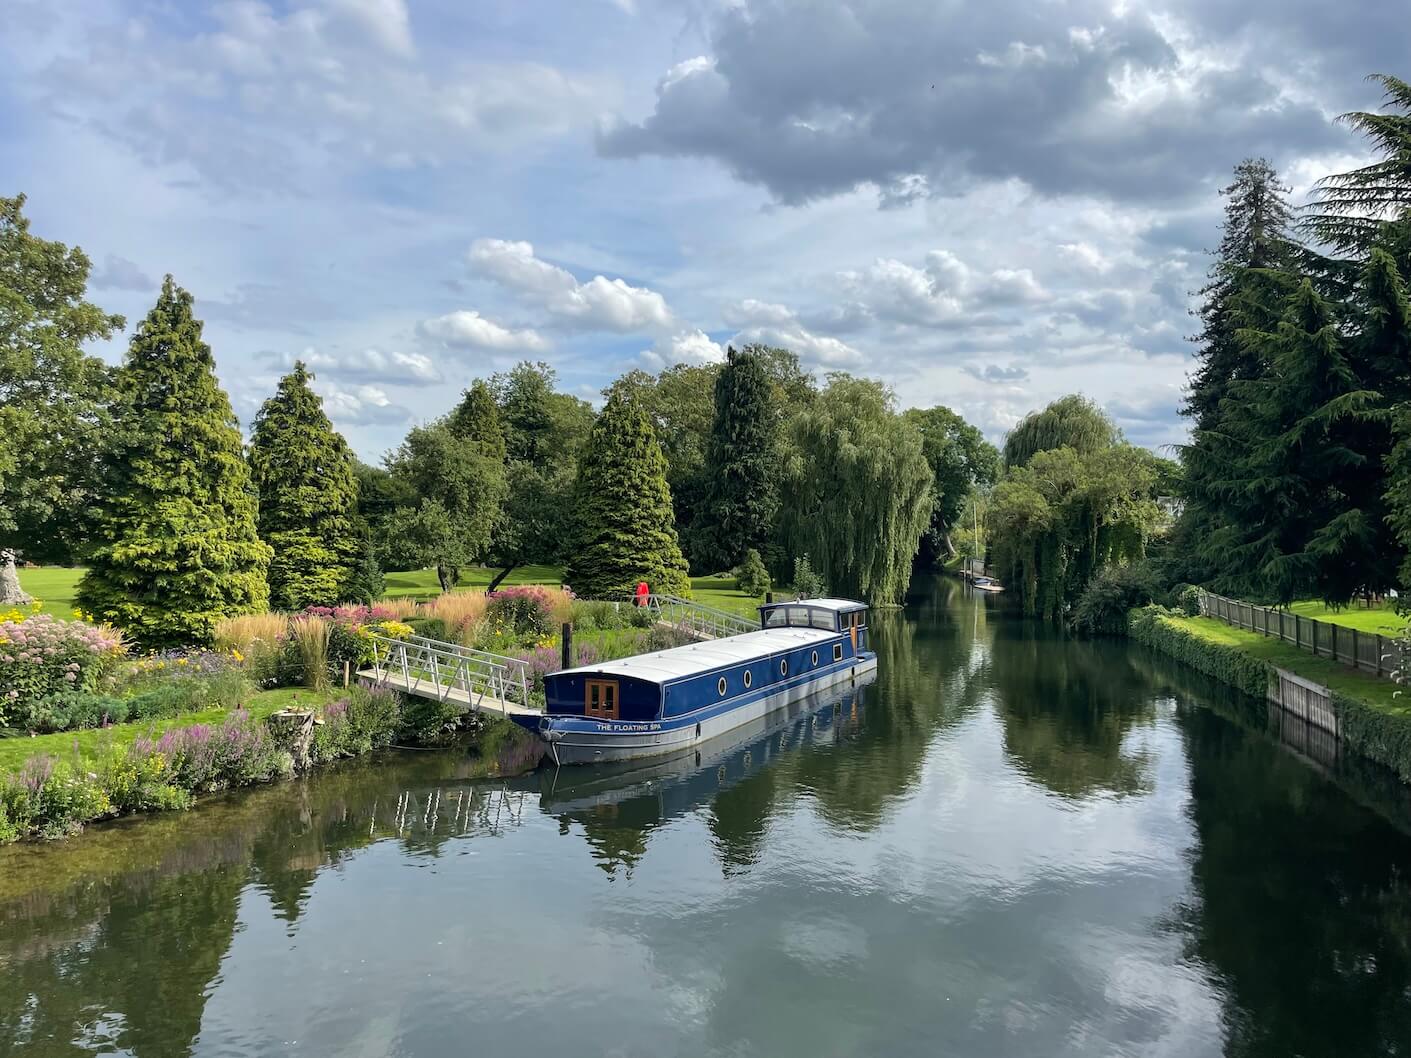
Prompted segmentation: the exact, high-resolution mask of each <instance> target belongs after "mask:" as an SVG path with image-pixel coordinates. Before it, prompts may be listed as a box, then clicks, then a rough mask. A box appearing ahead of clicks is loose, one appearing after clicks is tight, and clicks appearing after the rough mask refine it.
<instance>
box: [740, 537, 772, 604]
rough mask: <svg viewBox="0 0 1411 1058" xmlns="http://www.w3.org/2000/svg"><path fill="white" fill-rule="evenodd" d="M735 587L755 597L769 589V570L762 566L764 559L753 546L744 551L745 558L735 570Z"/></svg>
mask: <svg viewBox="0 0 1411 1058" xmlns="http://www.w3.org/2000/svg"><path fill="white" fill-rule="evenodd" d="M735 587H736V588H738V589H739V590H740V591H742V592H744V593H745V594H746V595H753V596H754V597H755V598H759V597H760V596H762V595H763V594H764V593H765V592H767V591H768V590H769V570H767V569H765V568H764V559H762V558H760V556H759V552H758V551H756V550H755V549H754V548H750V549H749V550H748V551H747V552H745V560H744V561H743V562H741V563H740V567H739V568H738V569H737V570H735Z"/></svg>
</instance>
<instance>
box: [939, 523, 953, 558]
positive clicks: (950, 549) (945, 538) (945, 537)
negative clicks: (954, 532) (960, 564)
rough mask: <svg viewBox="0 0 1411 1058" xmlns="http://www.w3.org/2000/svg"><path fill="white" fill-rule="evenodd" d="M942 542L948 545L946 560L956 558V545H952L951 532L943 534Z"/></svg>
mask: <svg viewBox="0 0 1411 1058" xmlns="http://www.w3.org/2000/svg"><path fill="white" fill-rule="evenodd" d="M941 541H942V542H943V543H944V544H945V545H946V558H955V545H954V544H953V543H951V540H950V531H949V530H947V531H946V532H944V533H942V534H941Z"/></svg>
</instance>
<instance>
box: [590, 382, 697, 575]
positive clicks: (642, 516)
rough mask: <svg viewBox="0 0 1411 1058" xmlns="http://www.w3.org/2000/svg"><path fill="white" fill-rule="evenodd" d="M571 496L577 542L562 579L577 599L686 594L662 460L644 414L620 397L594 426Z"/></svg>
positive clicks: (609, 402)
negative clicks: (641, 585)
mask: <svg viewBox="0 0 1411 1058" xmlns="http://www.w3.org/2000/svg"><path fill="white" fill-rule="evenodd" d="M577 493H578V511H579V514H580V517H581V530H580V531H581V536H580V541H579V547H578V550H577V553H576V554H575V555H574V556H573V558H572V560H571V561H570V563H569V567H568V571H567V574H566V576H567V580H568V582H569V584H570V585H571V586H572V588H573V590H574V591H575V592H576V593H577V594H578V595H580V596H582V597H586V598H613V597H621V596H624V595H628V594H630V593H631V592H632V591H633V590H634V589H635V588H636V586H637V584H638V582H639V581H646V582H647V584H648V585H649V586H650V587H651V589H652V591H653V592H657V593H660V594H665V595H682V596H685V595H689V594H690V591H691V582H690V579H689V577H688V576H687V570H686V560H685V558H684V557H683V556H682V554H681V546H680V543H679V541H678V540H677V538H676V529H675V519H674V515H673V512H672V507H671V489H670V487H669V486H668V485H667V483H666V457H665V456H664V455H662V451H661V446H660V445H659V444H657V440H656V434H655V432H654V431H653V430H652V426H651V423H650V422H649V421H648V419H647V415H646V412H644V411H643V410H642V408H641V407H640V406H639V405H638V404H637V403H636V402H634V401H633V400H631V398H630V397H628V396H627V395H626V394H624V393H622V392H615V393H613V394H612V395H611V396H609V397H608V400H607V403H606V404H605V405H603V410H602V414H600V415H599V416H598V421H597V422H596V423H594V424H593V430H592V433H590V434H589V436H588V445H587V447H586V449H585V450H584V452H583V456H582V459H581V461H580V462H579V466H578V482H577Z"/></svg>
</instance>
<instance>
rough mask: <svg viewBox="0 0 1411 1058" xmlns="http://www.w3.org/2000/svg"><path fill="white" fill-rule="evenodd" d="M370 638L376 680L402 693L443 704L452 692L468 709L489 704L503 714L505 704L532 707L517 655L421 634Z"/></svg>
mask: <svg viewBox="0 0 1411 1058" xmlns="http://www.w3.org/2000/svg"><path fill="white" fill-rule="evenodd" d="M371 638H372V669H373V673H374V674H375V676H376V679H377V682H379V683H396V685H397V686H398V687H399V688H400V689H401V690H405V691H407V692H408V693H411V694H418V695H421V696H422V697H434V698H436V699H437V700H439V701H443V702H444V701H446V700H447V699H448V698H450V697H452V695H453V692H457V691H458V692H460V693H461V694H463V695H465V697H466V699H467V701H468V702H469V704H470V705H471V707H472V708H475V709H482V708H489V709H491V710H497V711H499V712H501V713H504V714H505V715H508V714H509V712H510V707H511V706H518V707H519V708H520V709H531V708H533V707H532V706H531V705H530V704H529V685H530V682H531V681H530V679H529V666H528V664H527V663H526V662H524V661H523V660H521V659H520V658H507V657H505V656H503V655H501V654H492V653H490V652H489V651H488V650H474V649H472V648H470V647H462V646H457V645H456V644H455V643H442V642H440V641H439V640H436V639H426V638H424V637H423V636H407V637H406V638H405V639H392V638H391V637H389V636H380V635H376V634H374V635H373V636H372V637H371ZM487 698H488V699H490V702H489V703H487V702H486V699H487Z"/></svg>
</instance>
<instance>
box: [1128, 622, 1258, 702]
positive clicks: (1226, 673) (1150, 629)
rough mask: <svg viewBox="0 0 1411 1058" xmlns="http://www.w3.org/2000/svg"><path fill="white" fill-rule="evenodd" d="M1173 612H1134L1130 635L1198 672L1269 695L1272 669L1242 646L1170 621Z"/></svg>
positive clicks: (1235, 685)
mask: <svg viewBox="0 0 1411 1058" xmlns="http://www.w3.org/2000/svg"><path fill="white" fill-rule="evenodd" d="M1170 616H1171V613H1170V611H1168V610H1166V609H1164V608H1163V607H1160V606H1144V607H1142V608H1141V609H1140V610H1133V611H1132V612H1131V614H1130V615H1129V616H1128V618H1127V633H1128V635H1130V636H1131V637H1132V638H1133V639H1135V640H1136V641H1137V642H1138V643H1145V644H1146V645H1147V646H1149V647H1153V648H1155V649H1156V650H1159V651H1161V652H1162V653H1163V654H1167V655H1169V656H1171V657H1173V658H1175V659H1176V660H1177V661H1182V662H1185V664H1187V665H1189V666H1190V667H1191V668H1193V669H1195V670H1196V671H1197V672H1203V673H1205V674H1206V675H1207V676H1213V677H1215V678H1216V679H1217V680H1220V681H1222V682H1224V683H1228V684H1229V685H1230V686H1232V687H1235V688H1238V689H1239V690H1241V691H1244V692H1245V694H1252V695H1254V696H1255V697H1257V698H1263V697H1264V696H1265V695H1267V694H1268V693H1269V666H1268V664H1267V663H1265V662H1263V661H1260V660H1259V659H1258V658H1252V657H1250V656H1249V655H1248V654H1246V653H1245V652H1244V651H1242V650H1240V649H1239V648H1238V647H1232V646H1227V645H1225V644H1223V643H1212V642H1210V640H1208V639H1205V638H1203V637H1202V636H1198V635H1196V634H1195V633H1194V632H1191V631H1190V630H1189V629H1185V628H1182V627H1181V626H1180V625H1178V624H1175V623H1173V622H1172V621H1171V620H1169V618H1170Z"/></svg>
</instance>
